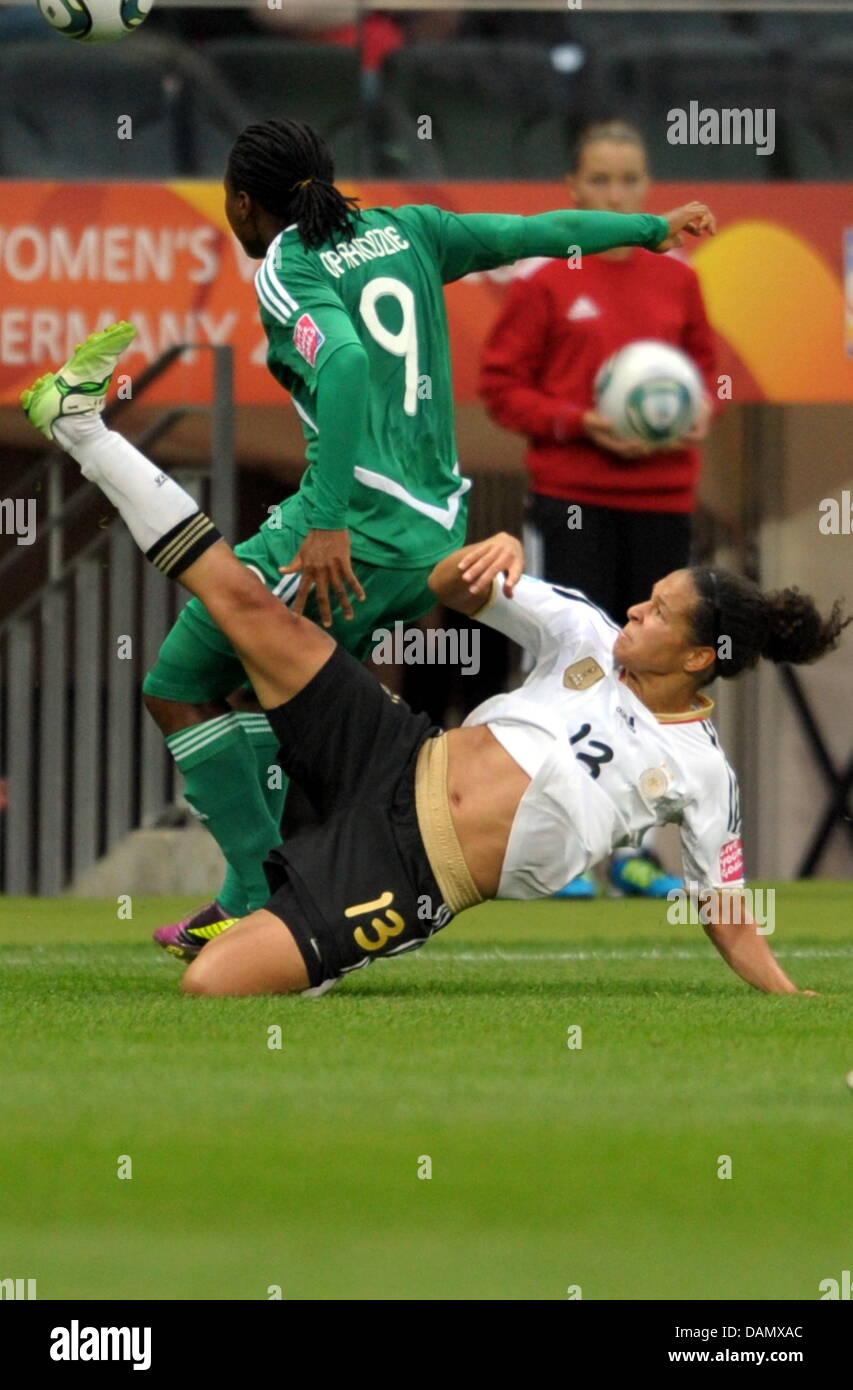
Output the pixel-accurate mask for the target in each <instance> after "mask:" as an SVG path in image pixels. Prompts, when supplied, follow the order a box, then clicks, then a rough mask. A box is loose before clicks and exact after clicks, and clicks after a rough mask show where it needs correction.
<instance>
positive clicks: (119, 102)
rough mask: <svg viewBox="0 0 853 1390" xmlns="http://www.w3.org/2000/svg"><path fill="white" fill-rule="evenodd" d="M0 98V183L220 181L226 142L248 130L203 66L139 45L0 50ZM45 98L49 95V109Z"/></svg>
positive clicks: (149, 42)
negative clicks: (124, 122)
mask: <svg viewBox="0 0 853 1390" xmlns="http://www.w3.org/2000/svg"><path fill="white" fill-rule="evenodd" d="M34 73H38V78H39V80H38V82H34V81H33V74H34ZM0 91H2V93H3V106H4V120H3V122H2V123H0V174H2V175H4V176H6V177H19V178H21V177H28V178H77V179H84V178H94V179H101V178H129V179H133V178H170V177H190V176H192V175H199V174H209V175H213V174H220V173H221V171H222V167H223V164H224V159H225V153H226V151H227V148H228V145H229V143H230V140H231V139H233V137H234V135H236V134H237V133H238V131H239V129H240V128H241V125H242V124H244V123H245V122H244V113H243V112H242V111H241V109H240V108H239V105H238V104H237V103H235V102H234V101H232V99H231V98H230V95H229V94H228V93H227V92H223V91H222V90H221V84H218V83H217V81H216V79H215V76H213V75H211V73H210V71H209V70H208V68H207V66H206V64H205V63H204V61H203V60H202V59H200V58H199V57H198V56H197V55H196V54H194V53H192V52H191V51H189V50H187V49H185V48H184V47H183V46H182V45H180V44H176V43H172V42H170V41H167V40H163V39H148V38H145V37H143V36H142V35H139V36H135V37H134V40H133V43H132V44H127V45H126V46H125V47H123V48H119V47H115V48H113V47H112V46H111V47H110V50H109V52H106V51H105V50H104V49H101V48H91V49H90V48H86V47H83V46H81V45H79V44H70V43H68V42H67V41H66V42H63V43H61V44H57V45H53V44H47V45H45V44H42V43H40V42H38V43H10V44H4V45H3V46H2V48H0ZM46 92H49V93H52V94H53V99H52V100H51V101H49V102H46V101H45V93H46ZM60 94H61V95H60ZM120 116H130V117H131V118H132V121H133V125H132V138H131V139H119V138H118V125H117V122H118V119H119V117H120Z"/></svg>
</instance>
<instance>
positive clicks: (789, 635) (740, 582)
mask: <svg viewBox="0 0 853 1390" xmlns="http://www.w3.org/2000/svg"><path fill="white" fill-rule="evenodd" d="M690 575H691V577H692V579H693V584H694V587H695V589H696V592H697V594H698V595H699V598H698V602H697V603H696V604H695V605H694V607H693V610H692V613H691V616H690V640H691V641H692V642H694V643H696V645H697V646H702V647H713V648H714V650H715V652H716V653H717V657H716V660H715V661H714V663H713V665H712V666H710V667H709V669H708V672H707V674H705V676H704V679H703V680H702V681H701V684H702V685H708V684H709V683H710V682H711V681H712V680H713V679H714V678H715V676H721V677H722V679H723V680H730V679H731V678H732V677H733V676H737V675H740V673H741V671H748V670H751V668H752V667H753V666H755V665H756V663H757V661H758V659H759V657H762V656H763V657H766V659H767V660H768V661H774V662H777V663H778V662H791V664H792V665H795V666H799V665H802V664H805V663H809V662H812V661H817V660H818V658H819V657H821V656H823V655H824V654H825V653H826V652H829V651H832V650H833V649H834V648H835V647H837V646H838V641H839V638H840V636H841V632H842V630H843V629H844V628H845V627H846V626H847V624H848V623H850V622H853V616H848V617H846V618H842V616H841V612H842V606H841V602H840V600H839V599H836V601H835V603H834V604H833V605H832V610H831V612H830V614H829V616H828V617H827V618H823V617H821V615H820V613H819V612H818V609H817V607H816V606H815V602H814V599H812V598H810V597H809V595H808V594H803V593H801V592H800V590H799V589H797V588H790V589H779V590H776V591H775V592H773V593H766V594H765V593H762V591H761V589H759V587H758V585H757V584H754V583H753V582H752V581H751V580H749V579H744V578H742V577H741V576H740V575H737V574H732V573H731V572H730V571H728V570H715V569H711V568H709V567H707V566H694V567H693V568H692V569H691V570H690ZM725 638H728V641H727V642H725V641H724V640H723V639H725Z"/></svg>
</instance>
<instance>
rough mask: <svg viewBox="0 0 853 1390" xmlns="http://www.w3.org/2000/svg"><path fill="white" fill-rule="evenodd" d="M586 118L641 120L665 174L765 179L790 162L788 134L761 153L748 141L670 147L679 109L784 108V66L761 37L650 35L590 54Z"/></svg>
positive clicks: (584, 82)
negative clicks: (672, 115)
mask: <svg viewBox="0 0 853 1390" xmlns="http://www.w3.org/2000/svg"><path fill="white" fill-rule="evenodd" d="M581 89H582V102H583V107H584V118H585V119H598V118H600V117H604V116H612V115H614V114H616V115H620V116H624V117H626V118H628V119H630V120H633V121H635V122H636V124H637V125H638V126H639V127H640V129H641V130H642V131H643V134H644V135H645V136H646V138H647V140H648V144H649V156H650V160H651V167H652V170H653V172H654V174H655V176H656V177H657V178H659V179H709V180H713V179H720V180H749V181H752V180H764V179H768V178H772V177H773V176H774V175H776V174H777V173H778V171H779V170H780V168H781V167H783V164H782V161H783V153H782V150H781V140H782V133H781V131H779V130H777V131H776V150H775V151H774V153H773V154H771V155H758V154H756V152H755V149H754V147H753V146H749V145H736V144H729V145H723V144H718V145H701V144H684V145H678V144H671V143H670V142H669V141H668V139H667V131H668V129H669V122H668V113H669V112H670V111H671V110H673V109H682V110H684V111H689V110H690V103H691V102H697V103H698V106H699V109H700V110H701V109H702V108H705V107H708V108H711V109H713V110H715V111H720V110H721V109H725V108H729V109H732V108H735V109H752V110H754V109H756V108H758V109H766V108H770V109H772V110H774V111H775V112H777V114H781V112H783V111H784V109H785V101H784V97H785V93H786V91H787V79H786V73H785V67H784V64H783V63H782V62H781V61H774V60H773V59H772V58H768V54H767V52H766V50H765V49H764V47H763V46H762V45H761V44H760V43H758V42H756V41H755V40H754V39H749V38H744V37H738V36H735V35H732V36H728V37H726V38H724V39H722V40H721V39H717V38H706V37H701V36H699V37H693V38H691V37H690V36H689V34H687V35H683V36H679V37H677V38H672V39H659V38H657V37H651V36H648V37H647V38H646V39H644V40H642V41H634V40H632V41H626V42H623V43H617V44H614V45H613V46H612V47H608V48H597V49H595V50H591V51H590V53H589V59H588V62H587V64H586V66H585V68H584V69H583V72H582V75H581Z"/></svg>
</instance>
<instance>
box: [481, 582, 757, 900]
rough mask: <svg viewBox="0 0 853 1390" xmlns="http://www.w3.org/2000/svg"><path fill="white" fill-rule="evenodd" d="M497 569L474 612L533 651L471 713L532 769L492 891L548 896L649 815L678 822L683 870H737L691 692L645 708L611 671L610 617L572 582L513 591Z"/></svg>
mask: <svg viewBox="0 0 853 1390" xmlns="http://www.w3.org/2000/svg"><path fill="white" fill-rule="evenodd" d="M501 584H502V581H501V580H500V579H498V580H496V581H495V583H494V586H493V592H492V597H491V599H490V600H489V602H488V603H487V604H486V606H485V607H484V608H482V609H481V610H480V611H479V613H477V615H476V616H477V619H478V621H479V622H482V623H486V624H487V625H488V626H489V627H494V628H497V630H498V631H499V632H503V633H505V634H506V636H507V637H511V638H512V639H513V641H515V642H518V643H519V644H520V645H521V646H522V647H524V648H525V649H526V650H527V651H528V652H529V653H530V655H531V656H532V658H533V661H534V663H535V664H534V667H533V670H532V671H531V672H530V674H529V675H528V677H527V679H526V680H525V682H524V684H523V685H522V686H521V687H520V689H518V690H515V691H512V692H511V693H510V694H508V695H496V696H495V697H494V698H493V699H490V700H486V701H485V702H484V703H483V704H482V705H478V707H477V708H476V709H475V710H473V711H472V713H471V714H469V715H468V718H467V719H466V720H465V724H466V725H475V724H488V726H489V728H490V729H491V731H492V733H493V734H494V736H495V737H496V738H497V739H498V741H499V742H500V743H501V744H502V745H503V747H504V748H505V749H506V751H507V752H508V753H509V754H510V756H511V757H512V758H514V759H515V761H516V762H517V763H518V764H519V765H520V766H521V767H522V768H523V770H524V771H525V772H526V773H527V775H528V776H529V777H530V778H531V782H530V785H529V786H528V788H527V790H526V791H525V794H524V796H523V797H522V800H521V802H520V804H519V807H518V811H517V812H516V816H515V820H514V821H513V824H512V829H511V832H510V837H509V843H508V845H507V852H506V857H505V859H504V863H503V869H502V871H501V881H500V886H499V889H498V893H499V896H500V897H505V898H535V897H543V896H549V895H550V894H551V893H555V892H557V891H558V889H560V888H562V887H563V886H564V885H565V884H566V883H568V882H569V881H570V879H572V878H574V877H575V876H576V875H577V874H579V873H583V872H584V871H585V870H587V869H589V868H590V867H591V866H592V865H593V864H595V863H596V862H598V860H600V859H603V858H604V857H605V856H606V855H607V854H608V853H609V852H610V851H611V850H612V849H615V848H617V847H618V846H620V845H634V846H637V845H639V843H640V841H641V840H642V837H643V835H644V834H645V833H646V831H647V830H649V829H650V828H651V827H652V826H655V825H665V824H667V823H668V822H671V821H674V822H676V823H677V824H678V825H680V827H681V850H682V858H683V867H684V876H685V878H686V879H687V880H688V882H691V881H695V882H697V883H698V884H699V886H700V888H722V887H725V888H737V887H741V886H742V885H743V882H744V878H743V854H742V848H741V839H740V833H741V832H740V799H739V795H738V785H737V779H736V777H735V774H734V772H733V771H732V769H731V767H730V766H729V763H728V762H727V760H726V758H725V755H724V754H723V751H722V749H721V748H720V744H719V740H718V737H717V733H716V730H715V729H714V727H713V725H712V724H711V721H710V719H709V717H708V716H709V714H710V711H711V710H712V709H713V701H712V700H710V699H708V697H707V696H705V695H699V696H698V697H697V704H696V707H695V708H694V709H692V710H690V711H686V712H685V713H684V714H674V715H664V714H661V715H655V714H653V713H652V711H651V710H649V709H647V708H646V706H645V705H644V704H643V703H642V701H641V700H640V699H639V698H638V696H637V695H635V694H634V692H633V691H632V690H631V688H630V686H628V685H627V684H626V683H625V682H624V680H622V679H621V668H619V667H617V666H616V664H615V663H614V659H613V643H614V642H615V640H616V637H617V635H618V633H619V628H618V627H617V626H616V625H615V623H613V622H611V620H610V619H609V618H608V617H607V615H606V614H605V613H604V612H603V611H602V609H600V608H597V607H596V606H595V604H593V603H592V601H591V600H590V599H588V598H587V597H586V595H585V594H582V593H581V592H580V591H579V590H577V589H562V588H559V587H556V586H553V585H551V584H548V583H546V582H544V581H542V580H538V579H531V578H530V577H528V576H527V575H525V576H524V577H523V578H522V579H521V580H520V582H519V583H518V584H517V585H516V588H515V593H514V596H513V597H512V598H511V599H507V598H505V597H504V594H503V592H502V587H501Z"/></svg>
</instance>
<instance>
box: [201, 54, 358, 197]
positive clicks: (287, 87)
mask: <svg viewBox="0 0 853 1390" xmlns="http://www.w3.org/2000/svg"><path fill="white" fill-rule="evenodd" d="M204 54H205V56H206V57H207V58H208V59H209V61H210V62H211V63H212V65H213V66H214V67H215V68H216V70H217V71H218V72H219V73H220V74H221V75H222V76H223V77H224V78H225V79H226V80H227V82H228V84H229V86H230V88H231V91H232V92H233V93H234V95H235V97H236V98H237V99H238V100H239V101H240V102H241V103H242V105H243V106H244V107H245V108H246V109H247V110H248V112H249V119H250V120H253V121H261V120H269V119H270V118H271V117H279V118H283V117H288V118H290V119H291V120H300V121H306V122H307V123H308V124H309V125H311V126H314V128H315V129H316V130H318V131H319V132H320V134H321V135H322V136H323V138H324V139H325V140H327V141H328V142H329V145H330V146H331V148H332V150H333V152H334V156H335V171H336V174H337V175H338V176H339V177H344V178H345V177H347V176H356V177H365V176H366V175H368V174H370V173H371V172H372V170H371V161H370V151H369V147H368V143H367V138H366V130H365V121H364V116H363V111H362V90H361V72H360V67H359V57H358V53H357V52H356V51H355V49H352V48H343V47H340V46H338V45H336V44H312V43H299V42H296V41H292V40H288V39H276V38H262V37H260V36H258V37H257V38H242V39H240V38H238V39H218V40H215V41H213V42H211V43H208V44H206V45H205V47H204Z"/></svg>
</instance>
